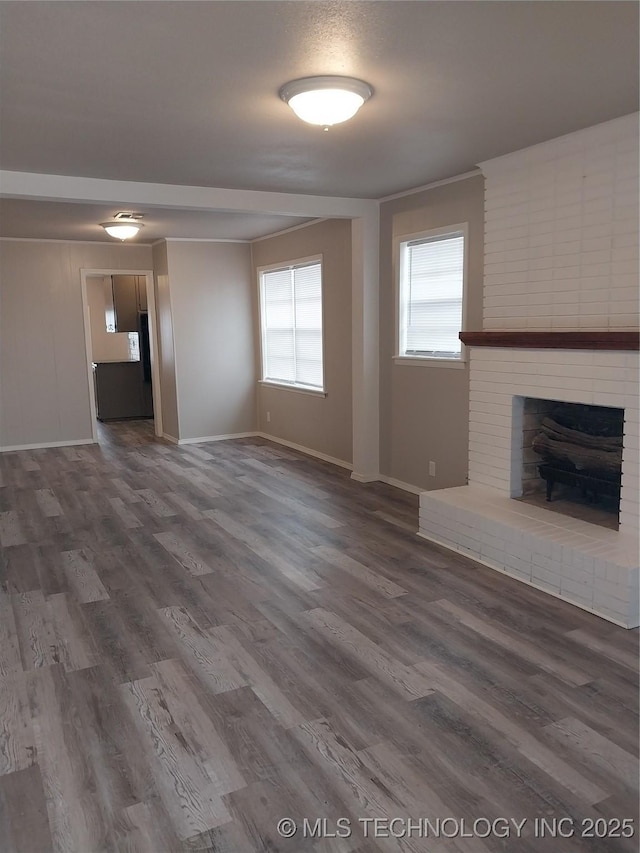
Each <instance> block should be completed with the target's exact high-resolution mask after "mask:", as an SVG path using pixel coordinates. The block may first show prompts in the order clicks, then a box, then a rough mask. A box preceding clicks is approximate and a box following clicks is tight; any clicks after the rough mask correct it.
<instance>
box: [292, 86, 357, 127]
mask: <svg viewBox="0 0 640 853" xmlns="http://www.w3.org/2000/svg"><path fill="white" fill-rule="evenodd" d="M372 94H373V90H372V88H371V86H369V84H368V83H365V82H364V80H356V79H355V78H354V77H302V78H301V79H299V80H292V81H291V82H290V83H286V84H285V85H284V86H283V87H282V88H281V89H280V97H281V98H282V100H283V101H286V103H287V104H289V106H290V107H291V109H292V110H293V111H294V113H295V114H296V115H297V116H298V117H299V118H301V119H302V120H303V121H306V122H308V123H309V124H316V125H319V126H321V127H331V126H332V125H334V124H340V123H341V122H343V121H347V120H348V119H350V118H352V117H353V116H354V115H355V114H356V113H357V112H358V110H359V109H360V107H361V106H362V105H363V104H364V102H365V101H368V100H369V98H370V97H371V95H372Z"/></svg>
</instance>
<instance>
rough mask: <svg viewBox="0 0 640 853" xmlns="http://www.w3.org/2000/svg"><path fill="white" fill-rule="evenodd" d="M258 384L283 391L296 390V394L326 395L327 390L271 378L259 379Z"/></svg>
mask: <svg viewBox="0 0 640 853" xmlns="http://www.w3.org/2000/svg"><path fill="white" fill-rule="evenodd" d="M258 385H264V386H265V388H281V389H282V390H283V391H295V393H296V394H309V395H310V396H311V397H326V396H327V392H326V391H324V390H321V389H319V388H318V389H316V388H305V387H304V385H287V384H286V383H284V382H272V381H271V380H270V379H259V380H258Z"/></svg>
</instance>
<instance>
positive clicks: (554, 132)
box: [0, 0, 639, 240]
mask: <svg viewBox="0 0 640 853" xmlns="http://www.w3.org/2000/svg"><path fill="white" fill-rule="evenodd" d="M638 8H639V7H638V4H637V3H635V2H615V0H611V1H610V0H605V2H591V1H590V0H588V2H581V0H578V2H561V1H560V0H542V2H541V1H540V0H534V2H528V0H522V2H514V0H511V2H484V1H483V0H480V1H479V2H451V0H446V2H431V0H427V1H425V2H401V0H390V2H357V0H352V2H349V1H348V0H332V2H324V0H312V2H270V0H259V2H250V0H233V2H154V0H139V2H64V1H63V2H44V3H41V2H28V3H22V2H2V3H0V54H1V56H2V65H1V67H0V74H1V84H2V88H1V96H0V122H1V127H2V143H1V147H0V166H1V167H2V168H3V169H5V170H14V171H19V172H37V173H47V174H57V175H70V176H85V177H97V178H107V179H112V180H124V181H144V182H152V183H163V184H178V185H189V186H205V187H226V188H235V189H257V190H271V191H278V192H288V193H308V194H316V195H324V196H349V197H355V198H380V197H383V196H385V195H388V194H391V193H395V192H399V191H403V190H405V189H408V188H411V187H415V186H421V185H424V184H427V183H430V182H432V181H437V180H440V179H443V178H447V177H450V176H452V175H456V174H459V173H462V172H466V171H468V170H470V169H472V168H473V167H474V166H475V164H476V163H478V162H479V161H482V160H484V159H489V158H491V157H495V156H498V155H500V154H504V153H506V152H508V151H513V150H517V149H518V148H522V147H526V146H528V145H532V144H534V143H536V142H540V141H543V140H545V139H550V138H553V137H555V136H559V135H561V134H563V133H568V132H570V131H573V130H577V129H580V128H582V127H587V126H589V125H592V124H596V123H598V122H601V121H605V120H607V119H611V118H615V117H617V116H620V115H624V114H626V113H631V112H634V111H635V110H637V108H638ZM314 74H349V75H354V76H357V77H361V78H363V79H365V80H366V81H367V82H369V83H370V84H371V85H372V86H373V88H374V96H373V98H372V99H371V100H370V101H369V102H368V103H367V104H366V105H365V106H364V107H363V108H362V110H361V111H360V113H358V115H357V116H356V118H354V119H353V120H352V121H351V122H349V123H347V124H345V125H341V126H337V127H335V128H332V129H331V130H330V131H329V132H327V133H324V132H323V131H322V130H321V129H319V128H314V127H311V126H308V125H305V124H303V123H302V122H300V121H299V119H297V118H296V117H295V116H294V115H293V113H292V112H291V111H290V110H289V108H288V107H287V106H286V105H285V104H284V103H283V102H282V101H280V100H279V99H278V89H279V87H280V86H281V85H282V84H283V83H285V82H286V81H287V80H290V79H293V78H295V77H301V76H308V75H314ZM1 189H2V188H1V187H0V191H1ZM42 204H43V203H42V202H36V201H25V200H22V201H21V202H20V203H19V204H18V202H17V201H14V202H11V204H9V203H5V211H4V215H3V217H2V221H3V223H4V225H3V230H2V233H3V234H4V235H5V236H7V234H6V229H7V228H9V227H10V228H13V230H14V232H15V231H17V230H20V233H13V234H11V236H41V237H42V236H44V234H45V232H46V233H47V234H54V233H55V234H65V235H68V237H65V239H66V238H69V239H88V238H87V236H86V235H87V231H86V226H87V220H84V221H83V222H79V220H81V219H82V216H81V213H82V215H84V214H85V213H86V215H87V216H91V217H93V218H92V219H91V220H90V221H91V223H92V227H94V228H95V224H96V223H97V222H99V221H101V218H105V216H106V217H107V218H108V216H110V215H111V214H112V213H115V211H116V210H117V209H118V208H117V206H112V207H110V208H108V209H104V208H102V207H101V209H100V210H92V209H90V207H89V208H88V209H85V210H84V211H81V209H80V208H81V207H83V206H77V207H76V209H75V210H73V209H72V208H74V205H70V204H65V205H60V206H59V207H54V206H53V203H49V205H50V206H49V207H48V208H47V206H46V205H45V206H42ZM145 214H146V216H145V222H147V223H148V225H149V230H147V229H145V238H144V239H145V240H146V239H148V238H149V237H150V235H151V234H153V235H154V236H156V234H157V236H176V237H178V236H192V237H195V236H201V237H218V238H223V237H231V236H233V237H236V238H238V239H241V238H250V237H255V236H259V235H261V234H264V233H266V232H265V228H266V229H267V231H269V230H280V229H281V228H283V227H288V226H289V225H291V224H294V223H295V222H296V221H299V220H293V219H291V220H289V218H284V219H282V220H277V221H278V225H276V226H275V227H273V228H272V223H270V222H269V221H267V220H268V219H269V217H265V216H264V215H262V216H260V217H258V218H257V219H256V220H255V221H254V219H253V217H252V216H250V215H244V214H243V215H239V214H235V219H234V216H230V215H228V214H222V213H220V212H217V213H211V214H202V213H199V214H197V213H195V212H191V213H189V212H186V211H183V212H181V213H180V214H178V213H177V212H175V213H172V212H170V211H164V212H163V211H159V210H156V211H154V224H153V226H152V223H151V215H150V213H149V212H148V211H145ZM156 219H157V220H158V230H157V232H156V231H155V230H154V231H152V227H153V228H155V220H156ZM18 222H19V223H20V227H19V228H18V225H17V223H18ZM10 223H14V224H13V225H10ZM83 225H84V226H85V230H84V231H82V226H83ZM167 229H168V230H167ZM181 229H184V230H181ZM187 232H188V233H187ZM91 239H101V235H100V236H96V235H95V234H94V235H93V237H92V238H91Z"/></svg>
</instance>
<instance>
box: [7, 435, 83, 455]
mask: <svg viewBox="0 0 640 853" xmlns="http://www.w3.org/2000/svg"><path fill="white" fill-rule="evenodd" d="M80 444H97V442H96V441H95V440H94V439H93V438H76V439H73V440H71V441H44V442H42V443H41V444H11V445H7V446H6V447H0V453H12V452H13V451H14V450H45V449H46V448H47V447H76V446H77V445H80Z"/></svg>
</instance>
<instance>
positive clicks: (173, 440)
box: [162, 432, 179, 444]
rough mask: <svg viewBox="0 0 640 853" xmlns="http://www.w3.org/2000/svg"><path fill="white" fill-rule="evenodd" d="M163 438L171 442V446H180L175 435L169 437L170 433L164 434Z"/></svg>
mask: <svg viewBox="0 0 640 853" xmlns="http://www.w3.org/2000/svg"><path fill="white" fill-rule="evenodd" d="M162 437H163V438H164V439H166V440H167V441H170V442H171V444H179V441H178V439H177V438H176V437H175V436H174V435H169V433H168V432H163V433H162Z"/></svg>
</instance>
